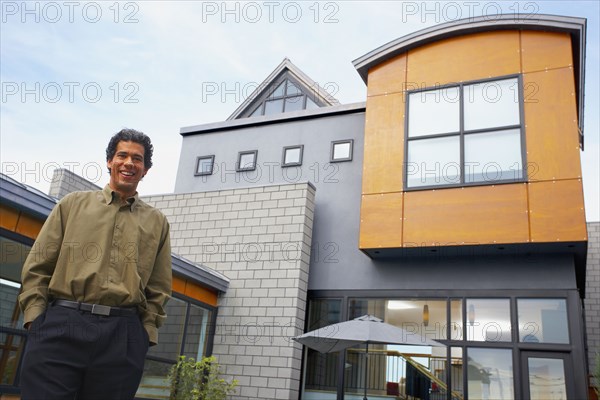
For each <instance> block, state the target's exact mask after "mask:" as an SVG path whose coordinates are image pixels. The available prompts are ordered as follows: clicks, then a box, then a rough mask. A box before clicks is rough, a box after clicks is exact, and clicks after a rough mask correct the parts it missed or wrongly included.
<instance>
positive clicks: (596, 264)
mask: <svg viewBox="0 0 600 400" xmlns="http://www.w3.org/2000/svg"><path fill="white" fill-rule="evenodd" d="M587 229H588V254H587V271H586V282H585V300H584V304H585V323H586V328H587V329H586V330H587V345H588V360H589V372H590V374H593V372H594V368H595V367H596V354H600V222H597V221H596V222H588V224H587ZM596 384H597V385H599V386H600V382H597V383H596Z"/></svg>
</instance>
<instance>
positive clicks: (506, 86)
mask: <svg viewBox="0 0 600 400" xmlns="http://www.w3.org/2000/svg"><path fill="white" fill-rule="evenodd" d="M521 87H522V84H521V77H520V76H509V77H502V78H495V79H490V80H481V81H472V82H464V83H460V84H454V85H447V86H443V87H440V86H438V87H435V88H426V89H421V90H415V91H410V92H408V93H407V102H406V116H407V118H406V123H405V132H406V136H405V143H406V146H405V160H406V164H405V172H404V187H405V188H407V189H415V188H418V189H423V188H428V187H440V186H467V185H482V184H495V183H506V182H515V181H522V180H524V178H525V176H526V171H525V168H524V166H525V149H524V147H525V146H524V137H523V135H524V123H523V106H522V104H523V95H522V90H521Z"/></svg>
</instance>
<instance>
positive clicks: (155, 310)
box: [142, 216, 172, 345]
mask: <svg viewBox="0 0 600 400" xmlns="http://www.w3.org/2000/svg"><path fill="white" fill-rule="evenodd" d="M169 235H170V228H169V223H168V221H167V219H166V217H164V216H163V226H162V231H161V240H160V246H159V248H158V251H157V254H156V259H155V262H154V267H153V269H152V273H151V274H150V278H149V279H148V283H147V284H146V288H145V289H144V292H145V294H146V309H145V310H143V311H142V322H143V324H144V328H145V329H146V331H147V332H148V337H149V340H150V345H155V344H157V343H158V328H160V327H161V326H162V325H163V323H164V321H165V319H166V317H167V313H166V310H165V306H166V304H167V302H168V301H169V299H170V297H171V281H172V272H171V242H170V237H169Z"/></svg>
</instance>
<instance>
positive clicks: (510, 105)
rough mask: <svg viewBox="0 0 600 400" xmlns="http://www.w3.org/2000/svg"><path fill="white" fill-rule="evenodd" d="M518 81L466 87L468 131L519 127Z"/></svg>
mask: <svg viewBox="0 0 600 400" xmlns="http://www.w3.org/2000/svg"><path fill="white" fill-rule="evenodd" d="M518 87H519V85H518V80H517V78H512V79H506V80H501V81H491V82H482V83H477V84H474V85H466V86H465V88H464V109H465V122H464V123H465V130H473V129H485V128H493V127H500V126H510V125H519V123H520V117H519V90H518Z"/></svg>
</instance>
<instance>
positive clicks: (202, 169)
mask: <svg viewBox="0 0 600 400" xmlns="http://www.w3.org/2000/svg"><path fill="white" fill-rule="evenodd" d="M353 147H354V140H353V139H346V140H335V141H333V142H331V153H330V158H329V161H330V162H342V161H352V151H353ZM303 155H304V145H303V144H300V145H295V146H286V147H284V148H283V154H282V157H281V167H282V168H283V167H296V166H300V165H302V157H303ZM257 159H258V150H247V151H240V152H239V153H238V157H237V162H236V164H235V170H236V171H237V172H242V171H254V170H255V169H256V160H257ZM214 164H215V156H214V154H213V155H207V156H200V157H198V158H197V159H196V169H195V172H194V175H195V176H200V175H212V173H213V166H214Z"/></svg>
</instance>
